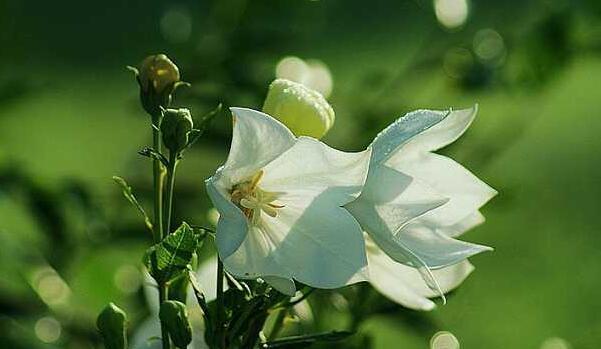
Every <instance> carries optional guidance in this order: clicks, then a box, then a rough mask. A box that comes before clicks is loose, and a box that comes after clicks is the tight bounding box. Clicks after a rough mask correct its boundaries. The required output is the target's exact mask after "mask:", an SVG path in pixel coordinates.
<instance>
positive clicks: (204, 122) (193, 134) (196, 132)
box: [186, 103, 223, 149]
mask: <svg viewBox="0 0 601 349" xmlns="http://www.w3.org/2000/svg"><path fill="white" fill-rule="evenodd" d="M222 109H223V104H221V103H219V105H218V106H217V107H216V108H215V109H213V110H211V111H210V112H209V113H208V114H206V115H205V116H203V118H202V119H201V120H200V123H199V124H198V127H197V128H196V129H193V130H192V131H190V132H189V133H188V144H187V145H186V149H187V148H190V147H191V146H192V145H193V144H194V143H196V141H198V140H199V139H200V136H202V135H203V133H205V131H206V130H207V128H209V126H210V125H211V122H212V121H213V119H215V117H216V116H217V115H219V113H221V110H222Z"/></svg>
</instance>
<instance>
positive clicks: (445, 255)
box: [372, 220, 492, 269]
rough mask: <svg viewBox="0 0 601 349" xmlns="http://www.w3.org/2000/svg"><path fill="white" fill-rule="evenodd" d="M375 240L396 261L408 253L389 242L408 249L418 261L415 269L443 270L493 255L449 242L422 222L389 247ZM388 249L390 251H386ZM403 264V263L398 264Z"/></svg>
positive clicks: (407, 228) (410, 226)
mask: <svg viewBox="0 0 601 349" xmlns="http://www.w3.org/2000/svg"><path fill="white" fill-rule="evenodd" d="M372 237H374V236H373V235H372ZM374 240H375V241H376V242H377V243H378V246H380V247H381V248H382V249H383V250H384V251H385V252H386V253H388V255H390V257H392V258H393V259H395V260H398V259H397V258H395V257H396V256H397V255H399V256H406V253H405V252H404V251H403V252H402V253H400V252H398V251H395V250H393V249H392V246H390V243H391V242H390V240H392V241H396V242H397V243H398V244H399V245H400V246H402V249H408V250H409V251H411V252H412V255H413V256H415V257H417V258H418V260H414V261H412V263H409V265H412V266H416V267H419V266H423V265H425V266H427V267H428V268H429V269H440V268H443V267H446V266H449V265H452V264H456V263H459V262H461V261H463V260H464V259H466V258H468V257H471V256H473V255H475V254H478V253H481V252H485V251H491V250H492V248H490V247H488V246H482V245H477V244H472V243H469V242H464V241H461V240H456V239H453V238H450V237H448V236H446V235H444V234H442V233H441V232H439V231H437V230H436V229H432V228H430V227H428V226H426V225H423V224H420V222H419V220H416V221H413V222H410V223H409V224H407V225H406V226H405V227H403V228H402V229H401V230H400V231H399V232H397V233H396V235H395V236H394V238H392V239H389V240H388V241H386V242H387V244H381V241H380V242H379V241H377V240H376V239H375V238H374ZM385 247H386V248H388V249H385ZM399 262H401V263H402V261H399Z"/></svg>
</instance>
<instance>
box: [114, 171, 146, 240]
mask: <svg viewBox="0 0 601 349" xmlns="http://www.w3.org/2000/svg"><path fill="white" fill-rule="evenodd" d="M113 181H115V183H117V184H118V185H119V186H120V187H121V190H122V191H123V196H125V198H126V199H127V201H129V202H130V203H131V204H132V205H133V206H134V207H135V208H136V209H137V210H138V212H140V214H141V215H142V217H143V218H144V224H146V227H147V228H148V230H150V232H151V233H152V222H151V221H150V218H149V217H148V215H147V214H146V211H145V210H144V207H142V205H141V204H140V202H138V199H136V197H135V196H134V193H133V191H132V190H131V187H130V186H129V184H127V182H126V181H125V179H123V178H121V177H118V176H113Z"/></svg>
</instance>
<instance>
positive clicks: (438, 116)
mask: <svg viewBox="0 0 601 349" xmlns="http://www.w3.org/2000/svg"><path fill="white" fill-rule="evenodd" d="M448 114H449V112H447V111H438V110H416V111H413V112H410V113H408V114H406V115H405V116H403V117H401V118H399V119H397V120H396V121H395V122H393V123H392V124H390V125H389V126H388V127H386V128H385V129H384V130H382V132H380V133H379V134H378V135H377V136H376V138H375V139H374V141H373V142H372V143H371V145H370V147H371V148H372V149H373V154H372V161H371V165H370V166H371V167H375V166H379V165H380V164H382V163H383V162H384V161H386V159H388V157H390V155H391V154H393V153H395V152H396V151H397V150H398V149H399V147H401V146H402V145H403V144H405V143H407V142H408V141H409V140H411V139H413V138H414V137H415V136H416V135H418V134H420V133H423V132H424V131H426V130H428V129H429V128H431V127H433V126H434V125H436V124H438V123H440V122H441V121H442V120H443V119H444V118H445V117H446V116H447V115H448Z"/></svg>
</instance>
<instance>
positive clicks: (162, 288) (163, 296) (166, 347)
mask: <svg viewBox="0 0 601 349" xmlns="http://www.w3.org/2000/svg"><path fill="white" fill-rule="evenodd" d="M167 295H168V289H167V286H166V285H165V283H164V282H161V283H160V284H159V307H160V305H161V304H163V302H164V301H166V300H167ZM161 340H162V341H163V349H171V340H170V339H169V334H168V333H167V329H166V327H165V324H163V322H162V321H161Z"/></svg>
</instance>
